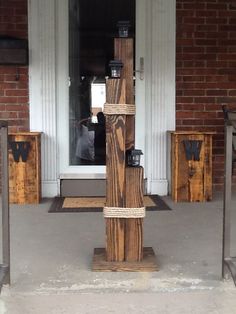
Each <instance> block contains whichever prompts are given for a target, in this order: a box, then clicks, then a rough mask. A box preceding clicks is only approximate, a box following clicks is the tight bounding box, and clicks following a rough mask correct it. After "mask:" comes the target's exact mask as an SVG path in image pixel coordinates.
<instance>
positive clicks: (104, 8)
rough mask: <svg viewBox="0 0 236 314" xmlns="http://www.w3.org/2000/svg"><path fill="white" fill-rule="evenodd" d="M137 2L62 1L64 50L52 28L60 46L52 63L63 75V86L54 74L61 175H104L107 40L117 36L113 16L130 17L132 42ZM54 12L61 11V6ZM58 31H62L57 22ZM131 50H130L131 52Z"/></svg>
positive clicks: (110, 57) (110, 47)
mask: <svg viewBox="0 0 236 314" xmlns="http://www.w3.org/2000/svg"><path fill="white" fill-rule="evenodd" d="M142 2H143V1H142V0H139V1H135V0H102V1H101V0H68V7H67V10H68V14H67V17H68V21H67V22H68V23H67V28H66V29H67V40H65V41H64V44H65V43H66V42H67V43H68V49H67V50H66V49H65V48H63V42H62V39H61V37H60V27H59V30H58V31H59V35H58V41H59V43H60V41H61V44H60V45H59V46H61V47H62V49H65V50H64V59H63V56H62V55H63V51H60V49H59V52H58V54H59V58H58V67H60V66H61V69H63V66H64V73H62V74H64V77H66V75H65V74H66V73H67V74H68V76H67V77H68V86H67V87H66V86H65V84H64V85H63V82H62V80H61V79H60V73H58V76H59V81H60V84H59V97H58V98H59V119H58V125H59V127H58V135H59V159H60V174H62V175H63V174H74V175H75V174H81V175H84V176H85V177H86V175H87V177H94V178H96V177H99V176H100V177H101V176H104V175H105V163H106V161H105V156H106V145H105V118H104V115H103V106H104V103H105V100H106V90H105V80H106V78H107V77H108V76H109V75H110V73H109V67H108V64H109V61H110V60H113V59H114V48H113V47H114V44H113V42H114V37H118V28H117V23H118V22H119V21H129V22H130V26H131V27H130V36H131V37H133V38H134V45H135V34H136V31H137V30H136V29H135V28H136V15H137V12H138V16H139V23H140V22H141V19H140V16H141V15H142V13H141V12H140V10H142V7H143V4H141V3H142ZM137 6H138V7H139V9H138V8H137ZM64 9H66V8H65V7H64ZM137 9H138V11H137ZM60 11H61V15H62V14H63V7H61V9H60ZM143 14H145V13H143ZM61 30H62V32H64V34H65V35H66V33H65V30H64V29H62V26H61ZM136 47H138V46H137V44H136ZM139 49H140V48H139ZM134 51H135V49H134ZM137 52H138V51H137V49H136V57H137ZM66 55H67V66H66V61H65V56H66ZM139 55H140V54H139ZM139 59H140V60H141V59H143V58H139ZM136 63H137V62H136ZM134 64H135V62H134ZM60 71H62V70H60ZM60 71H59V72H60ZM66 81H67V79H66ZM137 83H138V84H137ZM60 86H61V88H60ZM139 86H141V85H140V82H137V79H136V86H135V88H136V95H137V94H140V93H138V92H137V88H139ZM141 89H142V88H141ZM141 89H140V88H139V90H141ZM63 90H64V92H63ZM63 99H64V101H63ZM136 100H137V99H136ZM139 130H141V128H139ZM141 131H142V130H141ZM140 148H142V149H143V147H140ZM62 177H63V176H62ZM68 177H69V176H68Z"/></svg>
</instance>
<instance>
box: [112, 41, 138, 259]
mask: <svg viewBox="0 0 236 314" xmlns="http://www.w3.org/2000/svg"><path fill="white" fill-rule="evenodd" d="M133 50H134V41H133V38H115V40H114V54H115V59H117V60H121V61H122V63H123V69H122V72H121V78H123V79H125V81H126V103H127V104H134V81H133V72H134V52H133ZM126 119H127V122H126V149H131V148H134V146H135V116H133V115H129V116H127V118H126ZM126 172H127V173H126V181H127V182H126V193H125V194H126V195H127V200H126V207H142V206H143V183H142V181H143V169H141V168H139V169H138V170H137V169H134V168H127V169H126ZM134 193H135V194H134ZM137 193H138V194H139V196H138V197H136V196H137ZM130 195H133V196H134V195H135V196H134V197H132V198H131V196H130ZM141 195H142V197H141ZM142 246H143V219H142V218H136V219H132V218H130V219H127V220H126V225H125V247H126V249H125V259H126V260H127V261H140V260H141V259H142V254H143V253H142V252H143V247H142Z"/></svg>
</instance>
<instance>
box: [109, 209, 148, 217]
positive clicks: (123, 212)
mask: <svg viewBox="0 0 236 314" xmlns="http://www.w3.org/2000/svg"><path fill="white" fill-rule="evenodd" d="M145 214H146V211H145V207H138V208H125V207H104V208H103V216H104V218H144V217H145Z"/></svg>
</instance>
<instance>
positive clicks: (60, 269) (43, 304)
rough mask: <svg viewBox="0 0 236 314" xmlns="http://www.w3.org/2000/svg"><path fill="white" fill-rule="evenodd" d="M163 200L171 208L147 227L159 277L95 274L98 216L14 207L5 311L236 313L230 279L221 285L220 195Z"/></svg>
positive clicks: (0, 309)
mask: <svg viewBox="0 0 236 314" xmlns="http://www.w3.org/2000/svg"><path fill="white" fill-rule="evenodd" d="M165 200H166V202H167V203H168V204H169V206H170V207H171V208H172V209H173V210H172V211H156V212H147V217H146V218H145V223H144V244H145V246H152V247H153V248H154V250H155V253H156V255H157V259H158V265H159V269H160V270H159V272H156V273H131V272H128V273H127V272H126V273H104V272H101V273H97V272H92V271H91V262H92V256H93V249H94V248H95V247H104V244H105V234H104V230H105V227H104V219H103V217H102V214H101V213H65V214H64V213H58V214H52V213H51V214H49V213H48V209H49V206H50V204H51V200H44V201H43V202H42V203H41V204H40V205H37V206H31V205H27V206H17V205H12V206H11V259H12V261H11V277H12V284H11V286H10V287H9V286H4V287H3V289H2V294H1V297H0V314H5V313H10V314H20V313H24V314H28V313H29V314H31V313H32V314H39V313H40V314H42V313H43V314H47V313H53V314H62V313H63V314H67V313H68V314H74V313H76V314H77V313H79V314H80V313H81V314H84V313H97V314H99V313H151V314H152V313H163V314H166V313H177V314H178V313H181V314H183V313H188V314H189V313H194V314H195V313H197V314H198V313H214V314H218V313H224V314H227V313H229V314H232V313H236V288H235V286H234V284H233V281H232V279H231V278H230V276H229V278H228V279H227V280H221V247H222V243H221V242H222V206H223V202H222V198H220V197H219V196H217V197H215V198H214V200H213V201H212V202H208V203H177V204H175V203H173V202H172V200H171V199H170V198H169V197H165ZM232 208H234V209H235V208H236V198H235V197H234V200H233V202H232ZM232 221H234V222H236V213H235V210H234V212H233V215H232ZM234 226H235V228H234V230H232V239H234V240H235V239H236V223H234ZM232 255H234V256H236V242H235V243H234V246H233V247H232Z"/></svg>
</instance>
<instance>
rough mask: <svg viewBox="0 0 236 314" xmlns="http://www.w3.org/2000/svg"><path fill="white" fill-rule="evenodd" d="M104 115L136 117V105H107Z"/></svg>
mask: <svg viewBox="0 0 236 314" xmlns="http://www.w3.org/2000/svg"><path fill="white" fill-rule="evenodd" d="M103 113H104V114H105V115H115V114H117V115H135V105H133V104H108V103H105V104H104V109H103Z"/></svg>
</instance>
